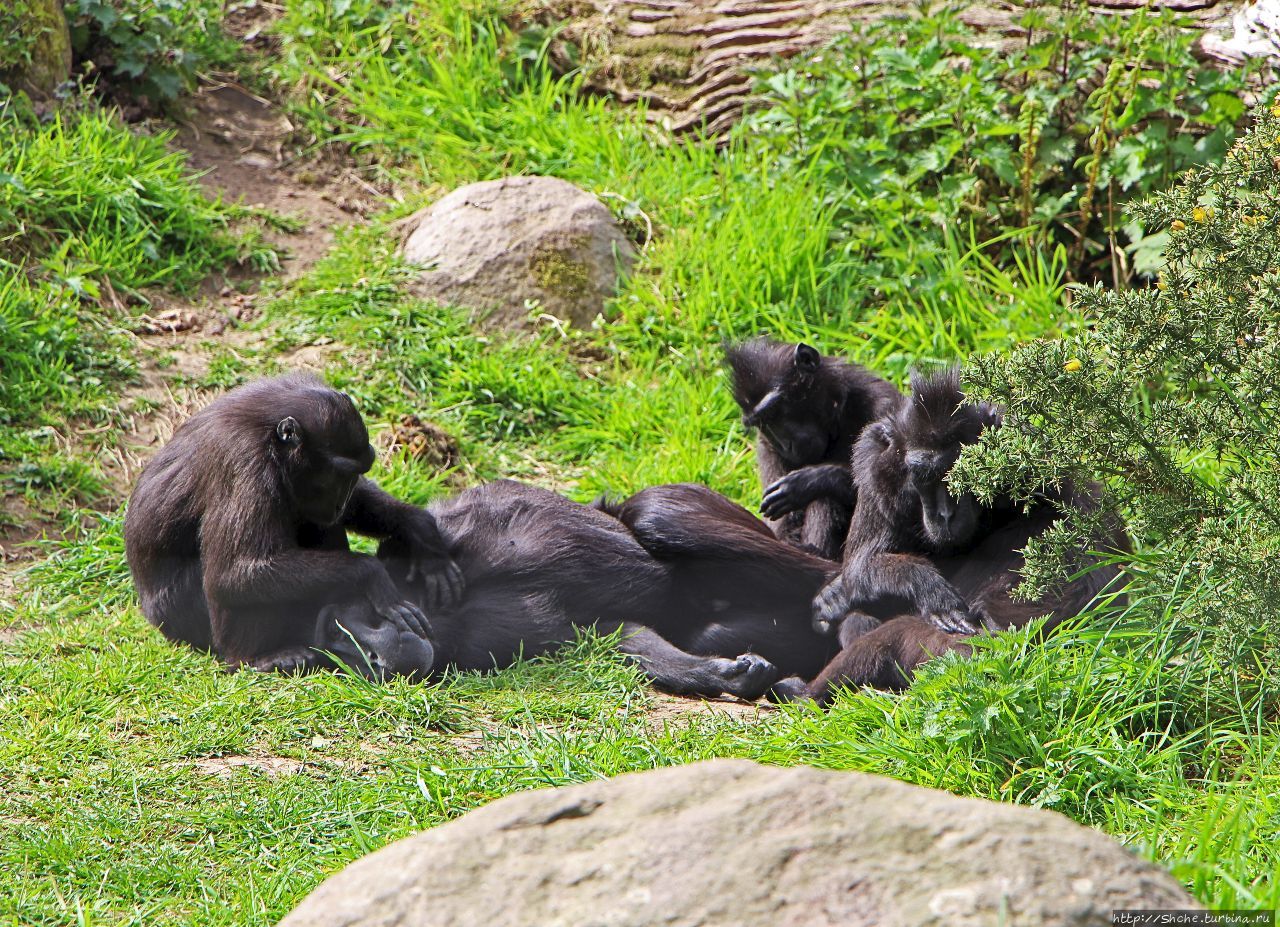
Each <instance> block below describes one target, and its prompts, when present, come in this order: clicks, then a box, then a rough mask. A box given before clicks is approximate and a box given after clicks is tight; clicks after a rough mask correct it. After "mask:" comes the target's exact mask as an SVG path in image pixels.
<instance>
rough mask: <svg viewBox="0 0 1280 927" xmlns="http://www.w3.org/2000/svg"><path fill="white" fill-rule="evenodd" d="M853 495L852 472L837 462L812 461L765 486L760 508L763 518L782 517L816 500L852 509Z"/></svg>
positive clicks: (854, 497)
mask: <svg viewBox="0 0 1280 927" xmlns="http://www.w3.org/2000/svg"><path fill="white" fill-rule="evenodd" d="M856 498H857V495H856V491H855V490H854V486H853V475H852V473H850V470H849V468H848V467H847V466H843V465H841V464H814V465H813V466H810V467H800V468H799V469H797V470H792V471H791V472H790V473H787V474H785V475H783V476H781V477H778V478H777V479H775V480H774V481H773V482H772V483H769V484H767V485H766V486H765V490H764V501H762V502H761V503H760V511H761V513H762V514H763V515H764V516H765V518H782V517H783V516H784V515H786V514H787V513H788V512H798V511H800V510H801V509H803V508H805V507H806V506H808V505H809V504H810V503H812V502H816V501H818V500H819V499H829V500H832V501H834V502H838V503H840V504H841V505H844V506H846V507H848V508H853V504H854V500H855V499H856Z"/></svg>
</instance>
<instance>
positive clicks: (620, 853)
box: [280, 760, 1200, 927]
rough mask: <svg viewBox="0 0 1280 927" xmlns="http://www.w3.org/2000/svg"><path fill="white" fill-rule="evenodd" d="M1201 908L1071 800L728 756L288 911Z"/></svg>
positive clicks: (377, 871)
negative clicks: (1043, 801) (961, 791)
mask: <svg viewBox="0 0 1280 927" xmlns="http://www.w3.org/2000/svg"><path fill="white" fill-rule="evenodd" d="M1118 908H1191V909H1199V908H1200V906H1199V905H1198V904H1196V902H1195V901H1194V900H1193V899H1192V898H1191V896H1189V895H1188V894H1187V892H1186V891H1185V890H1184V889H1183V888H1182V886H1181V885H1179V884H1178V882H1177V880H1175V879H1174V878H1173V877H1172V876H1171V875H1169V873H1167V872H1165V871H1164V870H1163V869H1161V868H1160V867H1158V866H1154V865H1152V864H1150V863H1147V862H1144V861H1143V860H1140V859H1138V858H1137V857H1136V856H1134V855H1133V854H1132V853H1130V852H1129V851H1128V850H1126V849H1125V848H1123V847H1121V846H1120V845H1119V844H1117V843H1115V842H1114V841H1112V840H1111V839H1110V838H1109V837H1107V836H1105V835H1104V834H1101V833H1098V832H1097V831H1094V830H1090V829H1089V828H1086V827H1081V826H1080V825H1078V824H1075V823H1073V822H1072V821H1070V820H1068V819H1067V818H1065V817H1063V816H1062V815H1059V814H1055V813H1053V812H1049V811H1039V810H1035V809H1032V808H1022V807H1018V806H1014V805H1002V804H997V803H995V802H988V801H982V800H979V799H973V798H957V797H955V796H953V795H949V794H947V793H946V792H938V791H933V790H931V789H923V788H919V787H917V786H912V785H906V784H904V783H901V782H897V781H894V780H892V779H885V778H881V777H878V776H871V775H866V774H863V773H852V772H831V771H825V770H817V769H811V768H808V767H797V768H794V769H778V768H772V767H766V766H759V765H757V764H755V763H750V762H746V761H743V760H714V761H712V762H708V763H696V764H693V765H691V766H678V767H674V768H671V769H658V770H653V771H651V772H643V773H635V774H632V775H625V776H619V777H617V778H615V779H611V780H607V781H602V782H591V783H588V784H586V785H577V786H571V787H568V788H562V789H543V790H539V791H534V792H525V793H522V794H518V795H512V796H508V797H507V798H503V799H500V800H499V801H496V802H494V803H493V804H490V805H488V806H486V807H483V808H479V809H477V810H475V811H472V812H470V813H468V814H465V815H463V816H462V817H461V818H459V819H458V820H456V821H452V822H450V823H448V824H444V825H441V826H439V827H436V828H433V829H432V830H428V831H425V832H423V833H421V834H417V835H416V836H413V837H408V838H406V839H404V840H401V841H400V842H398V843H395V844H392V845H391V846H389V847H386V848H385V849H383V850H380V851H378V852H377V853H374V854H372V855H371V856H368V857H365V858H364V859H362V860H359V861H357V862H355V863H352V864H351V865H350V866H348V867H347V868H346V869H345V870H343V871H342V872H340V873H338V874H337V875H335V876H333V877H331V878H330V879H328V880H327V881H325V882H324V883H323V884H322V885H321V886H320V887H319V888H317V889H316V890H315V891H313V892H312V893H311V894H310V895H309V896H308V897H307V898H306V899H305V900H303V902H302V904H300V905H299V906H298V908H297V909H296V910H295V911H294V912H293V913H292V914H290V915H289V916H288V917H286V918H285V919H284V920H283V921H281V924H280V927H339V925H341V927H375V925H376V927H388V925H403V927H409V925H412V927H432V925H441V927H443V925H454V924H484V925H486V927H562V925H563V927H571V925H572V927H597V925H599V927H604V925H608V927H655V925H671V927H677V925H698V927H757V925H759V927H778V925H784V924H804V925H806V927H988V925H992V924H1009V925H1017V927H1109V925H1110V924H1111V912H1112V911H1113V910H1115V909H1118Z"/></svg>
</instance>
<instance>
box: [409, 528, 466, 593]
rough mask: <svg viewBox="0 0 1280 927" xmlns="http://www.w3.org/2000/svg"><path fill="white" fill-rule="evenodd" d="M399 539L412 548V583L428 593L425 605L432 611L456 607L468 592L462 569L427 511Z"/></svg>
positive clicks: (410, 560) (410, 570) (410, 550)
mask: <svg viewBox="0 0 1280 927" xmlns="http://www.w3.org/2000/svg"><path fill="white" fill-rule="evenodd" d="M399 540H401V541H403V542H404V543H405V544H406V545H407V546H408V548H409V570H408V573H407V574H406V576H405V578H406V579H407V580H408V581H409V582H411V583H412V582H414V581H415V580H417V581H420V582H421V583H422V585H423V587H424V589H425V591H426V599H425V601H426V605H427V608H428V609H429V610H431V611H436V610H438V609H446V608H449V607H451V606H453V605H456V604H457V603H458V601H459V600H460V599H461V598H462V594H463V592H464V591H466V580H465V579H464V578H463V576H462V570H461V569H460V568H459V567H458V565H457V564H456V563H454V562H453V558H452V557H450V556H449V551H448V550H447V549H446V548H445V545H444V539H443V538H441V537H440V529H439V528H437V527H436V521H435V519H434V518H432V517H431V514H430V513H428V512H423V513H422V517H420V518H417V519H415V520H414V521H412V522H410V523H409V526H408V528H407V529H406V530H405V531H404V532H403V534H402V536H401V537H400V538H399Z"/></svg>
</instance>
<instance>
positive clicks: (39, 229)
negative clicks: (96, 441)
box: [0, 100, 275, 518]
mask: <svg viewBox="0 0 1280 927" xmlns="http://www.w3.org/2000/svg"><path fill="white" fill-rule="evenodd" d="M0 132H3V133H4V134H5V136H6V138H7V139H8V140H9V141H8V142H7V143H6V144H5V145H4V146H0V485H3V486H4V488H5V493H6V495H7V494H9V493H11V492H13V493H19V494H21V495H23V496H24V497H25V498H26V500H27V501H28V503H29V504H30V506H32V507H33V509H34V510H35V511H37V512H39V513H41V514H42V515H46V516H50V517H58V514H57V513H60V512H65V511H66V510H67V509H68V508H69V507H70V504H71V503H73V502H75V501H79V502H87V501H90V500H92V499H94V498H95V497H98V496H99V495H100V494H101V491H102V481H101V473H100V471H99V468H98V467H96V466H95V464H94V461H93V460H92V459H89V458H88V457H87V456H84V455H82V456H74V455H73V456H70V457H69V456H68V455H67V453H66V450H65V446H64V445H63V444H60V443H59V442H58V441H57V440H55V438H56V437H57V435H58V433H59V432H61V433H62V435H61V436H62V438H63V439H64V440H65V439H67V438H68V437H70V436H69V435H68V434H67V432H68V431H70V430H72V429H80V428H83V429H85V430H92V431H95V432H98V433H101V432H104V431H109V430H110V428H111V425H112V424H113V423H115V424H117V426H118V422H119V418H118V416H117V411H118V410H117V407H116V400H117V398H118V396H119V392H120V389H121V388H122V387H123V385H124V384H125V383H127V382H128V380H129V379H130V378H131V377H132V375H133V373H134V369H135V367H136V363H137V356H136V353H135V351H136V348H135V345H134V343H133V341H132V339H131V338H130V336H129V335H128V333H127V330H126V329H127V327H128V321H129V318H130V317H131V316H132V315H134V314H140V313H141V312H143V311H145V308H146V306H147V303H148V300H147V296H146V295H145V294H146V292H147V291H148V290H154V289H158V288H165V289H168V290H169V291H171V292H177V293H183V292H188V291H190V290H191V289H192V288H193V287H194V286H195V285H196V284H198V283H199V282H200V281H201V280H202V279H204V278H205V277H206V276H207V275H208V274H209V273H210V272H211V271H213V270H215V269H218V270H220V269H224V268H226V267H228V265H231V264H234V263H237V262H245V263H251V264H254V265H256V266H259V267H268V266H275V255H274V253H273V252H272V251H271V250H270V249H269V248H268V247H266V246H265V245H263V244H262V242H261V238H260V235H259V233H258V223H257V221H256V219H254V217H252V215H251V213H250V212H249V211H247V210H245V209H243V208H241V207H239V206H232V205H229V204H226V203H223V202H219V201H210V200H209V199H208V198H207V197H206V196H205V195H204V194H203V193H202V191H201V190H200V188H199V186H198V185H197V184H196V182H195V177H194V176H193V175H192V173H191V172H190V171H189V170H188V169H187V167H186V165H185V160H184V158H183V157H182V156H181V155H180V154H177V153H174V152H172V151H170V150H168V148H167V147H166V144H165V143H166V140H167V139H166V138H165V137H163V136H160V137H148V136H144V135H138V134H135V133H134V132H132V131H130V130H129V128H128V127H127V126H126V125H124V124H123V123H122V122H121V121H120V120H119V119H118V118H117V117H116V116H115V114H113V113H111V112H109V111H104V110H99V109H96V108H94V107H93V106H92V104H91V103H89V102H88V101H87V100H73V101H71V102H70V103H69V104H68V105H67V106H66V107H65V108H64V109H63V110H60V111H58V112H56V113H54V114H53V115H52V117H51V118H50V119H48V120H47V121H43V122H39V121H36V120H35V118H34V117H33V116H31V115H30V114H27V113H24V112H23V111H22V109H21V106H20V105H19V104H18V103H17V102H16V101H7V102H6V101H0ZM2 517H4V516H3V513H0V518H2Z"/></svg>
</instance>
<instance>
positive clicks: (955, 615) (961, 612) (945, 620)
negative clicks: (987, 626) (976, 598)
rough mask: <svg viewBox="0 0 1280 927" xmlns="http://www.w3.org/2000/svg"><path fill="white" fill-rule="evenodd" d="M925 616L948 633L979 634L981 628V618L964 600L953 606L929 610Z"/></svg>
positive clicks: (939, 628) (932, 623)
mask: <svg viewBox="0 0 1280 927" xmlns="http://www.w3.org/2000/svg"><path fill="white" fill-rule="evenodd" d="M924 618H925V620H926V621H928V622H929V623H930V624H931V625H933V626H934V627H935V628H937V629H938V630H939V631H946V632H947V633H948V634H977V633H978V630H979V629H980V628H981V623H980V619H978V618H977V617H975V616H974V614H973V613H972V612H970V611H969V607H968V606H967V605H965V604H964V603H963V602H962V603H960V604H959V605H958V606H954V607H952V608H944V609H935V610H933V611H929V612H927V613H926V614H925V615H924Z"/></svg>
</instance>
